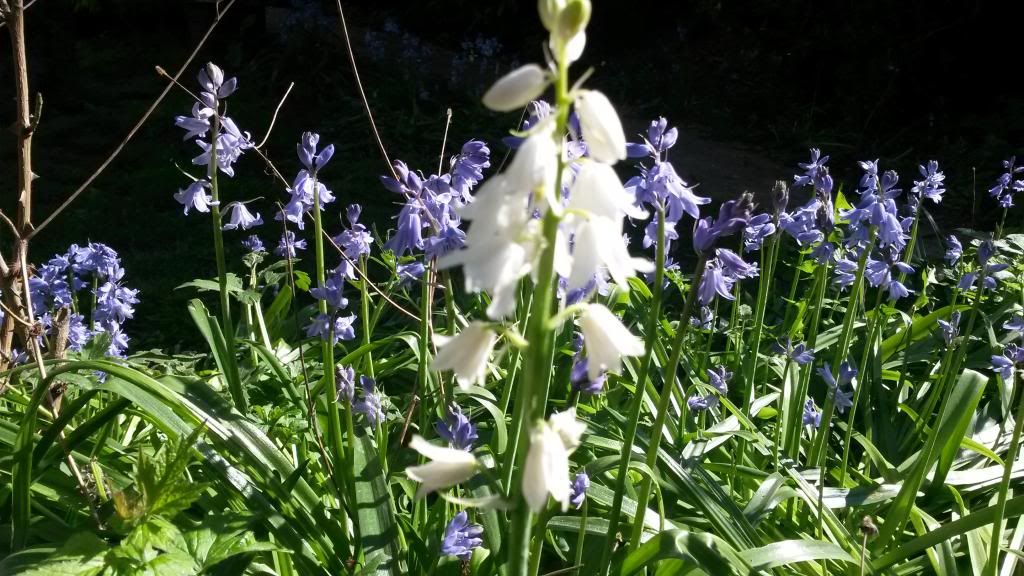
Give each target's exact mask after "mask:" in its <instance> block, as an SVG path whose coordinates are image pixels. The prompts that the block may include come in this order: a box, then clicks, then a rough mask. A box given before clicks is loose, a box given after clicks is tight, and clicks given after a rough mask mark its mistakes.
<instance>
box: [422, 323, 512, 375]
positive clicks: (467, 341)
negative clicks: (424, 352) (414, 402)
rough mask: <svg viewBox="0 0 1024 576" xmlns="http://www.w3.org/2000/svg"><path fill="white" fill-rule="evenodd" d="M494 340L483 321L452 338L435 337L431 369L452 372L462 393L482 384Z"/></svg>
mask: <svg viewBox="0 0 1024 576" xmlns="http://www.w3.org/2000/svg"><path fill="white" fill-rule="evenodd" d="M497 337H498V336H497V335H496V334H495V333H494V330H491V329H490V327H488V326H487V324H485V323H483V322H471V323H470V324H469V326H466V328H464V329H463V330H462V332H459V333H458V335H456V336H455V337H453V338H452V337H446V336H441V335H440V334H435V335H434V341H435V342H437V344H438V349H437V355H436V356H434V369H435V370H451V371H453V372H455V381H456V382H458V383H459V387H460V388H462V389H463V390H466V389H468V388H469V387H470V386H472V385H473V384H479V383H482V382H483V380H484V377H485V376H486V374H487V360H488V358H489V357H490V355H491V350H492V349H494V342H495V340H497Z"/></svg>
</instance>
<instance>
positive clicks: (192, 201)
mask: <svg viewBox="0 0 1024 576" xmlns="http://www.w3.org/2000/svg"><path fill="white" fill-rule="evenodd" d="M198 79H199V86H200V88H202V90H201V91H200V92H199V95H198V96H196V102H195V104H193V106H192V114H191V116H178V117H176V118H175V122H174V123H175V124H176V125H177V126H178V127H179V128H182V129H183V130H185V136H184V138H185V139H186V140H188V139H189V138H195V143H196V145H197V146H198V147H199V148H200V149H201V150H202V153H201V154H199V155H198V156H196V157H195V158H193V159H192V163H193V164H194V165H197V166H206V177H205V178H199V179H195V180H194V181H193V182H192V183H191V184H190V185H189V186H188V187H187V188H184V189H182V190H179V191H178V193H177V194H175V196H174V198H175V200H177V201H178V202H179V203H180V204H182V205H183V206H184V207H185V214H188V212H189V209H195V210H196V211H197V212H209V213H210V217H211V225H212V227H213V249H214V253H215V256H216V260H217V283H218V286H219V290H218V293H219V294H218V295H219V297H220V313H221V330H222V332H223V337H224V345H225V352H226V354H225V358H224V362H225V364H226V366H225V367H224V368H225V370H226V372H227V374H225V376H226V379H227V382H228V389H229V391H230V392H231V398H232V400H233V401H234V403H235V407H236V408H237V409H238V410H239V411H240V412H243V413H244V412H245V411H246V410H247V408H248V400H247V398H246V394H245V389H244V387H243V386H242V382H241V379H240V378H239V374H238V366H237V364H236V360H235V325H234V322H233V321H232V319H231V302H230V296H229V294H228V289H227V282H228V280H227V261H226V259H225V255H224V233H223V225H222V222H221V200H220V185H219V180H218V174H220V173H223V174H226V175H227V176H229V177H232V176H234V175H235V172H234V166H233V165H234V163H235V162H236V161H237V160H238V158H239V157H241V155H242V153H243V152H244V151H245V150H247V149H249V148H252V147H253V145H252V143H251V142H250V139H249V135H248V134H247V133H243V132H242V131H241V130H239V129H238V126H236V125H235V123H234V121H233V120H231V118H229V117H227V116H224V115H222V114H221V108H222V101H223V100H224V99H226V98H227V97H229V96H231V95H232V94H233V93H234V92H235V88H236V87H237V85H238V82H237V80H236V79H235V78H225V76H224V71H223V70H221V68H220V67H218V66H217V65H216V64H213V63H212V62H211V63H208V64H206V66H204V67H203V68H202V69H201V70H200V71H199V78H198ZM204 138H205V139H204ZM207 190H209V194H207V193H206V192H207ZM242 210H244V205H243V206H242ZM240 217H241V213H240V212H239V211H238V210H237V209H236V210H235V211H234V212H233V215H232V222H231V223H230V224H229V225H231V226H232V227H243V228H246V227H249V226H251V225H254V220H258V217H257V218H255V219H253V220H247V221H246V223H245V225H244V226H242V225H241V218H240Z"/></svg>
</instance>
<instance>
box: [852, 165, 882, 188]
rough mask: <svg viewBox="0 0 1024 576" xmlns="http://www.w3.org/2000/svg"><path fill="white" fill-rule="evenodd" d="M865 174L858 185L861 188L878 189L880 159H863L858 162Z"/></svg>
mask: <svg viewBox="0 0 1024 576" xmlns="http://www.w3.org/2000/svg"><path fill="white" fill-rule="evenodd" d="M857 164H858V165H859V166H860V168H861V170H863V171H864V174H862V175H861V177H860V182H859V184H858V186H859V187H860V189H861V190H867V191H875V190H878V159H877V158H875V159H874V160H862V161H859V162H857Z"/></svg>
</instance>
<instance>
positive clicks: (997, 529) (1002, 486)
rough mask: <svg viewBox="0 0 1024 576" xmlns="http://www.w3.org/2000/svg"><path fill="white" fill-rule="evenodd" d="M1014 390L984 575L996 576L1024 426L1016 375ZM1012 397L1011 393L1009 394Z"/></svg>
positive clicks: (1023, 398)
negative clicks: (1014, 409)
mask: <svg viewBox="0 0 1024 576" xmlns="http://www.w3.org/2000/svg"><path fill="white" fill-rule="evenodd" d="M1015 382H1016V383H1017V385H1016V386H1014V387H1013V388H1014V392H1016V393H1017V394H1018V395H1019V396H1020V397H1019V398H1018V399H1017V416H1016V421H1015V422H1014V424H1013V436H1012V437H1011V438H1010V448H1009V450H1008V451H1007V453H1006V459H1005V460H1004V461H1003V479H1002V481H1000V482H999V503H998V504H996V517H995V518H993V519H992V542H991V544H990V546H991V547H990V548H989V552H988V565H986V567H985V570H984V572H983V575H984V576H996V572H997V571H998V569H999V548H1000V546H1002V543H1003V515H1004V514H1005V513H1006V498H1007V493H1008V492H1009V491H1010V475H1011V473H1012V472H1013V465H1014V464H1015V463H1016V462H1017V452H1018V450H1020V435H1021V428H1022V427H1024V391H1022V390H1021V389H1020V388H1021V386H1020V383H1021V379H1020V377H1019V376H1018V377H1016V380H1015ZM1010 398H1011V399H1012V398H1013V394H1010Z"/></svg>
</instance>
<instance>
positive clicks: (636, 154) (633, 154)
mask: <svg viewBox="0 0 1024 576" xmlns="http://www.w3.org/2000/svg"><path fill="white" fill-rule="evenodd" d="M678 137H679V131H678V130H677V129H676V128H675V127H673V128H669V127H668V120H666V119H665V118H664V117H659V118H658V119H657V120H651V124H650V125H649V126H648V127H647V134H646V135H645V136H643V142H628V143H626V156H628V157H629V158H644V157H646V156H651V157H653V158H655V159H660V157H661V154H662V153H664V152H666V151H667V150H668V149H669V148H671V147H673V146H675V144H676V139H677V138H678Z"/></svg>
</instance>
